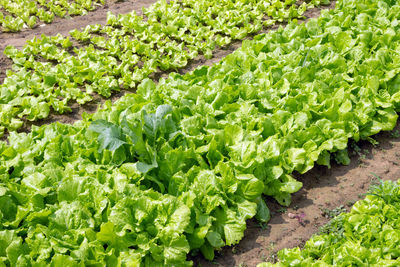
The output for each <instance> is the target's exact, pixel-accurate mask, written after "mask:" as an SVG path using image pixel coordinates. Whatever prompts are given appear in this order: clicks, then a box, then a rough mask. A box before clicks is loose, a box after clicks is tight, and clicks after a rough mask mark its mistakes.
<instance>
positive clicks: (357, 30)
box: [0, 0, 400, 266]
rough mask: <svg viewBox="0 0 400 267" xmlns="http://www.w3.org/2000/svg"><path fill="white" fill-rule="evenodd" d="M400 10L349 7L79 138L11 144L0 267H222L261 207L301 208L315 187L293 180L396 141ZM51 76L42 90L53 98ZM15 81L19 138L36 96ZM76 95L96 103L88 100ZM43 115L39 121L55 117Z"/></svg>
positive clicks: (105, 113)
mask: <svg viewBox="0 0 400 267" xmlns="http://www.w3.org/2000/svg"><path fill="white" fill-rule="evenodd" d="M399 10H400V8H399V5H398V4H397V2H394V1H393V2H391V1H383V0H382V1H378V2H377V1H372V0H363V1H355V0H344V1H338V2H337V5H336V8H335V10H333V11H323V12H322V15H321V17H320V18H318V19H312V20H310V21H309V22H308V23H305V24H298V23H297V22H293V23H290V24H289V25H288V26H287V27H285V28H279V29H278V30H276V31H273V32H270V33H268V34H263V35H259V36H256V37H255V40H247V41H245V42H244V43H243V47H242V48H241V49H239V50H237V51H236V52H234V53H233V54H232V55H229V56H227V57H226V58H225V59H223V60H222V61H221V62H220V63H218V64H216V65H214V66H211V67H207V66H203V67H200V68H198V69H196V70H194V71H193V72H190V73H188V74H185V75H179V74H176V73H172V74H171V75H170V76H169V78H168V79H166V80H165V79H161V80H160V82H159V83H158V84H157V85H156V84H155V83H154V82H152V81H151V80H147V79H146V80H144V81H143V83H142V84H141V85H140V86H139V88H138V93H137V94H126V95H125V96H124V97H122V98H121V99H120V100H118V101H117V102H116V103H114V104H111V102H109V101H107V102H106V103H105V104H104V106H103V108H102V109H101V110H99V111H98V112H96V113H95V114H85V115H84V119H83V120H82V121H78V122H76V123H75V124H74V125H66V124H60V123H54V124H50V125H45V126H41V127H33V128H32V132H31V133H29V134H23V133H21V134H17V133H14V132H12V133H11V134H10V136H9V138H8V141H9V143H5V142H0V201H1V204H2V205H0V207H1V208H0V211H1V213H0V221H1V223H0V231H4V233H3V234H2V237H1V238H2V239H4V240H6V242H5V245H4V246H2V247H1V251H2V252H1V253H2V254H1V257H2V261H4V262H6V264H8V265H12V263H13V262H15V261H16V262H17V263H18V261H20V263H18V264H21V265H22V264H32V265H34V264H37V265H45V264H53V265H56V264H60V262H61V261H65V262H66V264H67V263H68V264H71V265H92V264H101V265H107V266H120V265H133V266H135V265H136V266H137V265H139V266H147V265H156V266H180V265H183V266H185V265H190V264H191V262H187V261H186V254H187V253H188V252H189V251H192V252H193V253H197V252H201V253H203V255H204V256H205V257H206V258H208V259H212V258H213V257H214V251H215V250H218V249H220V248H221V247H222V246H225V245H228V246H230V245H233V244H236V243H237V242H239V241H240V239H241V238H242V237H243V233H244V230H245V228H246V220H248V219H249V218H252V217H255V216H257V218H259V220H260V221H262V222H266V221H267V220H268V219H269V216H270V214H269V211H268V208H267V206H266V204H265V203H264V201H263V199H262V194H265V195H269V196H272V197H274V198H275V199H276V200H277V201H278V202H279V203H281V204H282V205H289V203H290V201H291V197H290V196H291V194H292V193H294V192H296V191H297V190H299V189H300V188H301V186H302V184H301V183H300V182H298V181H296V180H295V179H294V178H293V177H292V176H291V174H292V172H293V171H297V172H300V173H304V172H306V171H308V170H310V169H311V168H312V167H313V166H314V164H315V163H318V164H325V165H328V166H329V164H330V157H331V153H335V155H336V156H337V159H338V161H339V162H343V163H346V161H347V158H346V154H345V149H346V147H347V144H348V140H349V139H350V138H352V139H354V140H356V141H358V140H360V139H366V138H368V137H369V136H371V135H373V134H376V133H378V132H380V131H383V130H390V129H392V128H393V127H394V125H395V123H396V121H397V114H396V111H398V110H399V107H400V106H399V99H400V98H399V97H398V90H399V88H400V87H399V77H398V74H399V73H400V71H399V69H400V59H399V57H397V54H398V51H400V46H399V44H398V42H396V41H393V40H400V36H398V34H399V33H400V31H399V25H398V24H397V21H398V19H400V18H399V14H400V12H398V11H399ZM161 13H163V12H161ZM161 13H160V14H161ZM128 22H129V21H128ZM128 22H126V23H128ZM124 23H125V22H124ZM168 31H170V32H174V31H175V28H174V27H169V28H168ZM342 38H344V39H345V40H346V42H342V43H341V39H342ZM61 39H62V38H61ZM62 43H63V44H65V46H68V45H69V43H68V41H67V40H63V41H62ZM54 49H55V48H54ZM138 49H144V50H143V51H145V49H146V48H145V47H139V46H138ZM52 50H53V49H50V48H49V50H48V51H52ZM7 51H8V52H9V53H11V54H14V55H15V57H14V59H15V60H16V61H18V62H24V64H27V65H29V64H33V61H31V60H30V56H29V57H24V55H23V54H20V53H19V52H18V51H16V50H14V49H8V50H7ZM92 51H94V50H92ZM76 52H77V54H79V53H80V54H79V55H80V56H81V57H87V58H90V56H88V54H87V53H86V54H85V51H83V50H81V51H76ZM50 53H51V55H52V56H53V53H54V52H50ZM56 54H58V53H54V55H55V56H56ZM100 54H101V53H99V54H98V55H100ZM78 57H79V56H78ZM99 58H101V57H99ZM103 59H104V58H103ZM70 60H71V61H70V62H69V64H71V65H74V63H75V61H74V59H72V58H71V59H70ZM109 62H114V61H113V60H112V59H110V61H108V59H107V60H105V61H104V62H102V63H101V64H100V66H98V65H96V63H95V62H91V63H90V64H92V65H90V66H92V67H93V68H94V69H96V70H99V72H95V71H90V70H91V69H92V68H91V67H82V66H79V67H77V69H78V70H79V75H73V77H74V79H75V80H76V81H77V82H79V83H80V82H81V81H82V80H81V79H82V77H86V75H87V77H90V79H93V82H96V81H98V79H99V78H100V77H103V76H102V75H103V73H102V72H101V71H100V70H101V66H103V65H104V66H107V64H108V63H109ZM97 63H98V62H97ZM35 64H36V63H35ZM45 66H46V64H44V63H43V64H42V63H40V64H39V63H37V67H38V68H39V69H41V68H45ZM97 67H98V68H97ZM60 72H61V71H60ZM21 73H25V76H28V75H27V73H28V72H27V71H26V70H25V72H24V71H22V70H21ZM57 73H58V72H57ZM52 75H53V74H47V75H46V76H47V77H48V78H46V83H47V84H43V83H41V84H42V85H43V88H44V89H45V90H49V92H51V91H52V90H55V89H54V88H53V87H51V84H52V83H53V79H52V77H53V76H52ZM99 75H100V76H99ZM18 77H20V78H19V79H17V80H12V79H9V78H7V79H8V81H7V82H8V85H9V87H8V88H7V90H3V89H2V90H1V95H2V97H4V99H6V100H4V101H3V100H1V101H0V117H1V119H2V123H4V124H6V125H7V127H9V125H10V127H17V126H18V125H19V124H20V123H21V122H20V121H18V120H15V117H14V116H13V115H10V114H16V113H15V112H17V111H16V110H15V109H14V108H13V107H14V106H13V105H14V104H15V103H19V101H21V99H18V98H16V99H14V98H13V94H10V93H9V92H10V91H12V92H14V94H15V93H17V92H18V90H19V89H21V88H25V87H24V86H25V85H26V84H27V81H26V80H24V79H23V77H22V76H18ZM32 77H33V78H34V79H39V80H40V79H41V78H40V77H39V76H37V75H36V74H35V73H32ZM103 81H105V80H103ZM65 84H68V82H67V81H65ZM40 88H42V87H40ZM75 89H76V88H75ZM9 90H10V91H9ZM32 90H36V89H32ZM68 93H70V94H71V95H74V97H76V98H77V99H81V100H82V101H84V96H83V95H81V93H82V91H81V90H75V91H74V87H71V88H70V90H69V91H68ZM80 97H82V98H80ZM33 99H35V98H32V99H29V101H32V103H35V100H33ZM40 99H41V100H40V101H39V102H36V103H38V104H40V105H41V107H42V109H41V110H38V111H35V112H37V113H35V114H38V116H41V115H40V114H44V113H45V112H46V110H47V108H46V104H47V102H46V98H45V97H44V96H42V98H40ZM13 101H14V102H13ZM29 103H30V102H29ZM56 103H57V104H56ZM19 104H20V105H21V106H23V107H24V109H25V108H26V109H27V110H26V111H25V112H30V110H29V109H28V108H30V109H34V110H36V107H37V105H35V106H29V105H26V104H25V105H24V103H19ZM54 104H55V105H56V106H59V107H60V108H61V107H63V106H62V105H63V103H62V102H61V101H60V102H54ZM47 107H48V104H47ZM10 112H11V113H10ZM13 112H14V113H13ZM20 247H22V248H20ZM354 248H355V246H354ZM354 255H358V254H354Z"/></svg>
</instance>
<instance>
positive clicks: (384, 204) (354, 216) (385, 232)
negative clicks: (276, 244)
mask: <svg viewBox="0 0 400 267" xmlns="http://www.w3.org/2000/svg"><path fill="white" fill-rule="evenodd" d="M399 212H400V186H399V181H398V182H392V181H387V182H384V183H382V184H380V185H379V186H375V187H374V188H373V189H372V190H371V193H369V194H368V195H367V197H366V198H365V199H364V200H360V201H358V202H356V203H355V205H354V206H353V207H352V209H351V211H350V212H349V213H342V214H340V215H339V216H337V217H335V218H334V219H333V220H332V221H330V222H329V224H328V225H326V226H325V227H323V229H322V230H323V231H322V232H323V233H321V234H318V235H314V236H313V237H312V238H311V239H310V240H309V241H307V243H306V244H305V246H304V248H302V249H300V248H299V247H296V248H292V249H284V250H281V251H279V252H278V257H279V261H278V263H276V264H271V263H262V264H259V265H258V267H273V266H275V267H284V266H292V267H297V266H307V267H308V266H309V267H312V266H393V267H394V266H400V251H399V247H400V225H399V216H398V214H399Z"/></svg>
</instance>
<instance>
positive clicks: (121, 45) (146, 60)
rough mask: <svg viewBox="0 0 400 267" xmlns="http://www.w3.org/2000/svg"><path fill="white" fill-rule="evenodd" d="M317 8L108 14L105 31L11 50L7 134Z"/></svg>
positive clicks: (164, 7) (245, 5) (96, 28)
mask: <svg viewBox="0 0 400 267" xmlns="http://www.w3.org/2000/svg"><path fill="white" fill-rule="evenodd" d="M315 2H316V3H319V1H317V0H312V1H311V2H310V3H307V4H306V3H302V4H299V5H297V2H296V1H287V2H284V3H283V2H279V1H275V2H274V1H272V2H271V3H268V2H246V1H239V2H236V3H234V2H231V1H226V2H215V1H213V2H208V1H203V2H201V3H199V2H198V1H192V0H185V1H182V2H180V1H179V2H169V3H166V2H157V3H154V4H153V5H151V7H149V8H147V9H144V10H143V11H144V16H139V15H137V14H136V12H132V13H129V14H123V15H114V14H113V13H107V23H106V25H101V24H91V25H88V26H86V27H85V28H84V29H83V30H76V29H75V30H72V31H70V32H69V34H70V37H69V36H63V35H61V34H57V35H56V36H53V37H48V36H44V35H43V36H41V37H40V38H34V39H32V40H30V41H28V42H27V44H25V45H24V46H23V48H22V49H21V50H18V49H17V48H16V47H15V46H12V45H11V46H7V47H6V48H5V50H4V53H5V55H6V56H7V57H9V58H10V59H12V61H13V63H14V64H13V67H12V71H9V72H7V73H6V76H7V77H6V78H5V80H4V82H3V84H2V85H1V90H2V91H3V92H4V93H3V94H2V96H1V97H2V98H1V103H7V104H2V105H3V106H2V107H3V108H2V113H1V114H0V117H1V118H2V120H1V122H0V123H1V125H0V135H1V134H2V132H4V131H6V132H9V131H13V130H17V129H19V128H21V127H22V126H23V124H24V120H28V121H37V120H40V119H46V118H48V116H49V113H50V110H53V111H54V112H56V113H58V114H63V113H66V112H70V111H71V107H70V105H71V104H73V103H78V104H81V105H83V104H85V103H88V102H91V101H93V97H94V96H98V95H101V96H103V97H106V98H108V97H110V96H111V95H112V93H113V92H119V91H121V90H134V89H135V88H136V86H137V85H138V84H139V83H141V82H142V81H143V80H144V79H145V78H148V77H152V75H153V74H154V75H157V73H160V70H161V71H172V70H178V69H181V68H183V67H186V66H187V64H188V63H189V61H191V60H193V59H195V58H196V57H197V56H199V55H201V56H203V57H204V58H206V59H208V58H211V57H212V55H213V52H214V50H215V48H216V47H226V46H227V45H229V44H231V43H232V41H233V40H240V39H243V38H245V37H246V36H248V35H250V34H255V33H257V32H259V31H260V30H262V29H263V28H264V27H269V26H271V25H274V24H275V23H277V22H280V21H287V20H289V19H293V18H298V17H301V16H302V14H303V13H304V12H305V11H306V10H307V9H308V8H312V7H313V6H314V3H315ZM205 10H207V12H206V13H204V12H205ZM205 14H206V16H205ZM267 15H268V17H266V16H267ZM95 70H96V71H95ZM27 74H30V75H27ZM32 107H33V108H32ZM28 113H29V114H28Z"/></svg>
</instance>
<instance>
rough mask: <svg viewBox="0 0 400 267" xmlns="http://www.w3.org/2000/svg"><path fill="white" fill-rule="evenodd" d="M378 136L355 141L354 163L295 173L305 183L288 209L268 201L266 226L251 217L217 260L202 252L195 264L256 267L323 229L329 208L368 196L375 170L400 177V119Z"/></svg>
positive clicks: (392, 176)
mask: <svg viewBox="0 0 400 267" xmlns="http://www.w3.org/2000/svg"><path fill="white" fill-rule="evenodd" d="M374 139H375V140H377V141H378V142H379V144H377V145H375V146H373V145H372V144H371V143H369V142H365V141H364V142H360V143H358V144H354V143H353V144H352V145H351V147H352V148H351V153H352V154H353V156H352V157H351V163H350V165H349V166H341V165H337V164H332V167H331V168H330V169H328V168H327V167H323V166H316V167H315V168H313V169H312V170H311V171H309V172H308V173H306V174H304V175H295V176H296V178H297V179H298V180H299V181H301V182H303V184H304V186H303V188H302V189H301V190H300V191H299V192H297V193H295V194H294V195H293V201H292V204H291V205H290V207H288V208H287V209H286V208H283V207H282V206H280V205H278V204H277V203H276V202H275V201H274V200H273V199H266V202H267V205H268V207H270V209H271V211H272V214H273V215H272V219H271V221H270V222H269V223H268V224H267V225H266V226H265V227H263V226H260V225H259V224H258V223H257V221H255V220H250V221H249V222H248V224H247V230H246V232H245V234H244V238H243V240H242V241H241V242H240V243H239V244H238V245H236V246H234V247H225V248H223V249H222V250H221V251H220V253H218V255H217V257H216V258H215V260H214V262H207V261H206V260H204V259H203V258H202V257H201V256H198V257H197V258H195V260H194V261H195V263H196V264H195V266H203V267H211V266H212V267H216V266H221V267H222V266H224V267H225V266H226V267H228V266H229V267H235V266H237V267H239V266H240V267H245V266H246V267H254V266H256V265H257V264H258V263H260V262H263V261H274V260H275V259H276V257H275V256H276V254H275V253H276V252H277V251H278V250H281V249H283V248H292V247H295V246H301V245H303V244H304V243H305V241H306V240H308V239H309V238H310V237H311V236H312V234H314V233H316V232H318V230H319V228H320V227H321V226H322V225H324V224H326V223H327V222H328V221H329V218H327V217H328V214H329V213H330V211H332V210H333V209H335V208H338V207H341V206H342V205H343V208H346V209H347V210H349V208H350V207H351V206H352V204H354V202H355V201H357V200H359V199H362V198H364V194H365V193H366V192H367V191H368V189H369V186H370V185H371V183H376V182H377V179H376V178H375V176H374V174H376V175H378V176H379V177H381V178H382V179H383V180H389V179H390V180H398V179H400V122H399V123H398V124H397V126H396V128H395V129H394V130H393V131H391V132H383V133H380V134H378V135H376V136H374ZM290 213H291V214H301V213H304V214H305V217H304V222H305V223H304V225H302V224H300V223H299V222H298V221H297V219H291V218H290V217H289V214H290ZM263 228H264V229H263Z"/></svg>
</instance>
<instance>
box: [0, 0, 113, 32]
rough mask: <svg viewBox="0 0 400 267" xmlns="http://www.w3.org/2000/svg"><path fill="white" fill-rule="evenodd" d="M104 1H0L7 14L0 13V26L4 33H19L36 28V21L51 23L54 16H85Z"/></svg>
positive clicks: (0, 5)
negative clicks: (24, 29)
mask: <svg viewBox="0 0 400 267" xmlns="http://www.w3.org/2000/svg"><path fill="white" fill-rule="evenodd" d="M104 4H105V0H74V1H68V0H14V1H8V0H0V8H2V9H3V10H5V11H6V12H7V13H8V14H10V15H7V16H5V17H4V15H3V14H2V13H0V25H1V26H2V28H3V29H2V31H4V32H9V31H11V32H19V31H21V30H22V29H23V28H24V27H29V28H33V27H35V26H37V19H38V18H39V19H40V20H41V21H43V22H45V23H51V22H52V21H53V20H54V16H58V17H61V18H63V17H65V16H66V14H67V13H68V14H69V15H85V14H87V11H89V10H94V9H95V8H96V6H98V5H104Z"/></svg>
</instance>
